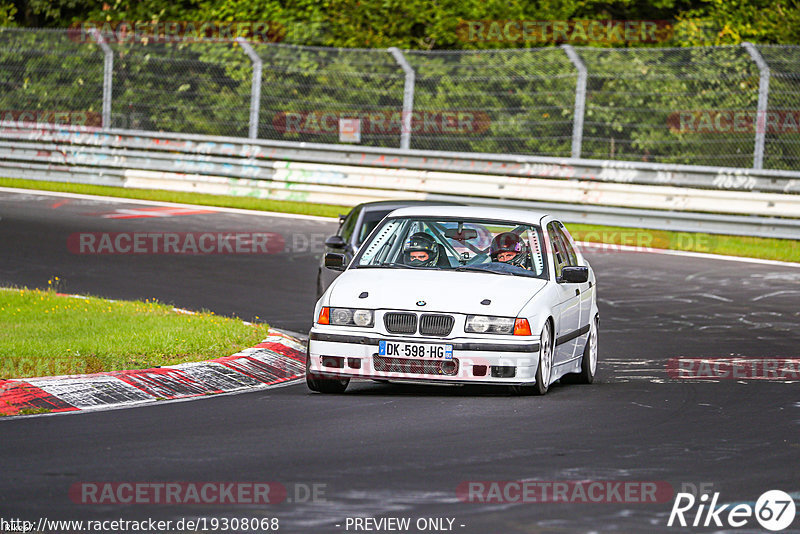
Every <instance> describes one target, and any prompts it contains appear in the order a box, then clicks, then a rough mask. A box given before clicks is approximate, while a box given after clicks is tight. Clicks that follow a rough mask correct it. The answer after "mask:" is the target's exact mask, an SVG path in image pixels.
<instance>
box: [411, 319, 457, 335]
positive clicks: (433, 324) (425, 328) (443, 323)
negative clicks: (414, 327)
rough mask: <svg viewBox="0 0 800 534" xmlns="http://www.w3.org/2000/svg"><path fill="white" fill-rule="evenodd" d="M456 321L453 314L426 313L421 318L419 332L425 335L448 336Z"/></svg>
mask: <svg viewBox="0 0 800 534" xmlns="http://www.w3.org/2000/svg"><path fill="white" fill-rule="evenodd" d="M455 322H456V321H455V319H454V318H453V316H452V315H437V314H432V313H426V314H423V316H422V318H421V319H420V320H419V333H420V334H422V335H424V336H447V335H449V334H450V331H451V330H452V329H453V324H454V323H455Z"/></svg>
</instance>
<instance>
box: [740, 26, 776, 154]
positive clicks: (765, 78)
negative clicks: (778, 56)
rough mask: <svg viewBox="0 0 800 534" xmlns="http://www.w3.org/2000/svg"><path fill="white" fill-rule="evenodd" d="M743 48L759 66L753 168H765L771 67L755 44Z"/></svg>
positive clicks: (745, 43)
mask: <svg viewBox="0 0 800 534" xmlns="http://www.w3.org/2000/svg"><path fill="white" fill-rule="evenodd" d="M742 46H743V47H744V48H745V50H747V53H748V54H750V57H751V58H752V59H753V61H755V62H756V65H757V66H758V114H757V116H756V117H757V118H756V124H755V127H756V145H755V149H754V150H753V168H754V169H763V168H764V141H765V139H766V134H767V104H768V100H769V75H770V72H769V65H767V62H766V61H764V58H763V57H761V52H759V51H758V49H757V48H756V47H755V46H753V43H748V42H744V43H742Z"/></svg>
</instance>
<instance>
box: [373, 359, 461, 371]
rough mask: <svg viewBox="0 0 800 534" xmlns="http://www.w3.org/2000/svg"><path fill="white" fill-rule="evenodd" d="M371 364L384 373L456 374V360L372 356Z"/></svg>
mask: <svg viewBox="0 0 800 534" xmlns="http://www.w3.org/2000/svg"><path fill="white" fill-rule="evenodd" d="M372 365H373V367H375V370H376V371H381V372H384V373H403V374H406V375H445V376H455V375H457V374H458V360H457V359H455V358H453V359H452V360H407V359H405V358H389V357H387V356H378V355H377V354H376V355H375V356H373V357H372Z"/></svg>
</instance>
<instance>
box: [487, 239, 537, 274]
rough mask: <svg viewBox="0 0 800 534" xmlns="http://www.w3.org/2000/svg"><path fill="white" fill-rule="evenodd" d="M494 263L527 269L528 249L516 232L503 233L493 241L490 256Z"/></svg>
mask: <svg viewBox="0 0 800 534" xmlns="http://www.w3.org/2000/svg"><path fill="white" fill-rule="evenodd" d="M489 255H490V256H491V258H492V261H493V262H501V263H508V264H510V265H516V266H517V267H522V268H523V269H527V268H528V266H527V263H528V262H527V261H526V260H527V257H528V247H527V246H525V241H523V240H522V238H521V237H520V236H518V235H517V234H515V233H514V232H503V233H502V234H497V235H496V236H495V237H494V239H492V246H491V249H490V254H489Z"/></svg>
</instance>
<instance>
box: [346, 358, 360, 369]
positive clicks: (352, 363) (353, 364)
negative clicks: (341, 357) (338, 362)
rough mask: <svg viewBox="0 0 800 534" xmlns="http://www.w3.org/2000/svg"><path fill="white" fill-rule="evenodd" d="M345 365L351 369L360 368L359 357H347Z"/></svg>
mask: <svg viewBox="0 0 800 534" xmlns="http://www.w3.org/2000/svg"><path fill="white" fill-rule="evenodd" d="M347 365H348V367H350V368H352V369H361V358H347Z"/></svg>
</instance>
